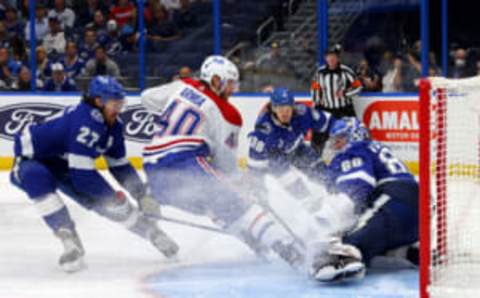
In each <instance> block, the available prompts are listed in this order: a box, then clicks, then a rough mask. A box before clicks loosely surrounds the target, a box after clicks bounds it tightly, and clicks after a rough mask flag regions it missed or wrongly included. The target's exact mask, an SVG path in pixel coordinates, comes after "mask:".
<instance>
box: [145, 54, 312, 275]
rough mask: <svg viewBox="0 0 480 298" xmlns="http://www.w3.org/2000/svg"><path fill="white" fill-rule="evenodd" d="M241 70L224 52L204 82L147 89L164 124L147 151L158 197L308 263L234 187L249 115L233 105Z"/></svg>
mask: <svg viewBox="0 0 480 298" xmlns="http://www.w3.org/2000/svg"><path fill="white" fill-rule="evenodd" d="M237 85H238V70H237V67H236V66H235V65H234V64H233V63H232V62H231V61H230V60H228V59H226V58H225V57H222V56H210V57H207V58H206V59H205V61H204V62H203V64H202V66H201V69H200V80H194V79H183V80H179V81H175V82H172V83H169V84H166V85H162V86H160V87H157V88H152V89H148V90H146V91H144V92H143V93H142V102H143V104H144V105H145V107H146V108H147V109H148V110H149V111H151V112H157V113H158V112H161V116H162V119H163V120H162V121H161V122H162V125H161V126H162V127H161V128H160V130H159V131H158V132H157V134H156V135H155V136H154V138H153V140H152V143H151V145H149V146H147V147H146V148H145V150H144V168H145V172H146V174H147V177H148V182H149V186H150V188H151V194H152V196H153V197H154V198H155V199H156V200H157V201H158V202H159V203H160V204H161V205H170V206H173V207H177V208H180V209H182V210H185V211H187V212H190V213H193V214H197V215H206V216H209V217H210V218H211V219H212V220H213V221H214V222H215V223H216V224H218V225H219V226H220V227H222V228H223V229H224V230H225V231H227V232H229V233H231V234H232V235H234V236H236V237H238V238H239V239H241V240H243V239H245V237H247V238H250V239H255V240H256V241H257V242H258V243H260V244H261V245H263V246H265V247H269V248H271V249H272V251H274V252H276V253H277V254H278V255H279V256H280V257H281V258H282V259H284V260H285V261H286V262H288V263H289V264H291V265H292V266H293V267H299V266H301V265H303V260H304V259H303V256H304V254H303V253H302V249H301V246H300V244H299V243H298V241H296V239H295V238H294V237H293V236H292V235H291V234H290V233H289V232H288V231H287V230H286V229H285V228H284V227H283V226H282V225H281V224H279V223H278V222H277V220H276V219H275V218H274V217H273V216H272V214H270V213H269V212H268V211H267V210H265V209H264V208H263V207H262V206H260V205H258V204H256V203H255V200H250V199H249V198H246V197H245V196H244V193H245V189H240V188H242V186H239V187H238V188H237V187H236V186H235V185H233V184H234V183H233V182H232V179H233V178H232V177H235V176H236V175H238V169H237V160H236V150H237V146H238V136H239V133H240V128H241V126H242V118H241V115H240V113H239V112H238V110H237V109H236V108H235V107H234V106H233V105H232V104H230V103H229V102H228V98H229V97H230V95H231V94H232V93H233V92H234V91H235V90H236V89H237Z"/></svg>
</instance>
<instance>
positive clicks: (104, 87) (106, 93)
mask: <svg viewBox="0 0 480 298" xmlns="http://www.w3.org/2000/svg"><path fill="white" fill-rule="evenodd" d="M87 95H88V96H89V97H94V98H95V97H100V99H101V101H102V103H104V104H105V103H106V102H107V101H108V100H111V99H113V100H122V99H124V98H125V90H124V89H123V86H122V84H120V83H119V82H118V81H117V79H115V78H114V77H110V76H96V77H94V78H93V79H92V80H91V81H90V83H89V84H88V94H87Z"/></svg>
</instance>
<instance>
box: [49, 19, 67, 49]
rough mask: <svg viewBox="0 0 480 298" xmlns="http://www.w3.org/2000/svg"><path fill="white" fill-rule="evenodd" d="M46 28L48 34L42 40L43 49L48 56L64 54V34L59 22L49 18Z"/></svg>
mask: <svg viewBox="0 0 480 298" xmlns="http://www.w3.org/2000/svg"><path fill="white" fill-rule="evenodd" d="M48 26H49V28H50V33H48V34H47V36H45V38H44V39H43V47H44V48H45V50H46V51H47V54H48V56H51V57H55V56H57V55H61V54H63V53H65V44H66V40H65V33H64V32H63V29H62V26H61V25H60V21H59V20H58V18H57V17H54V16H53V17H49V18H48Z"/></svg>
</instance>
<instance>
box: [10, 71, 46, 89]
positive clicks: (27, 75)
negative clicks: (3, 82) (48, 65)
mask: <svg viewBox="0 0 480 298" xmlns="http://www.w3.org/2000/svg"><path fill="white" fill-rule="evenodd" d="M31 84H32V72H31V71H30V69H28V67H26V66H22V68H20V72H19V73H18V78H17V80H16V81H15V82H14V83H13V84H12V89H13V90H16V91H30V90H32V89H31V88H32V85H31ZM36 87H37V88H39V89H43V82H42V81H41V80H39V79H36Z"/></svg>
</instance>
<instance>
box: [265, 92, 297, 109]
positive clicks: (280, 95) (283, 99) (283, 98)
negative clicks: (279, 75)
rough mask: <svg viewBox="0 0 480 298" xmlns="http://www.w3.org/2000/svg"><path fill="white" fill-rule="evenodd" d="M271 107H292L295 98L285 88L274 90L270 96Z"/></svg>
mask: <svg viewBox="0 0 480 298" xmlns="http://www.w3.org/2000/svg"><path fill="white" fill-rule="evenodd" d="M270 102H271V103H272V106H273V107H275V106H293V105H294V104H295V98H294V97H293V94H292V93H291V92H290V91H289V90H288V89H287V88H275V89H273V91H272V94H271V95H270Z"/></svg>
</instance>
